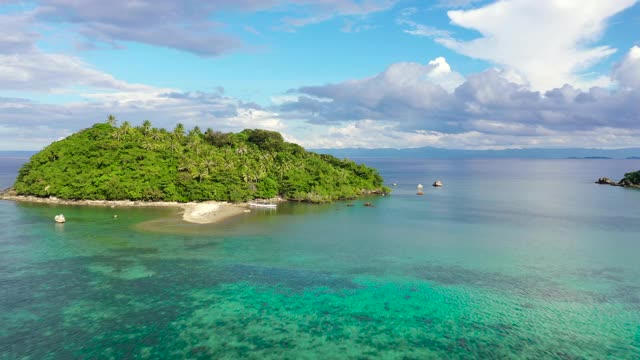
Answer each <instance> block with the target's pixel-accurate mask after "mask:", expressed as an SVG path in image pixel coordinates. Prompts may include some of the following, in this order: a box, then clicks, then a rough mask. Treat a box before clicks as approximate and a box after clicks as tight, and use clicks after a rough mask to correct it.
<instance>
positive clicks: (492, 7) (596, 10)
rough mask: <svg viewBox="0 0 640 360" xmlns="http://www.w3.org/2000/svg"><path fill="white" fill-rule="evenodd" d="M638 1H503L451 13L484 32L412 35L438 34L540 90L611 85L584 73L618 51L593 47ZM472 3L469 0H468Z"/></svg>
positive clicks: (443, 40) (452, 45)
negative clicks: (471, 36)
mask: <svg viewBox="0 0 640 360" xmlns="http://www.w3.org/2000/svg"><path fill="white" fill-rule="evenodd" d="M635 2H636V0H611V1H600V0H562V1H560V0H540V1H528V0H504V1H497V2H494V3H491V4H489V5H486V6H482V7H479V8H476V9H469V10H453V11H449V12H448V16H449V18H450V19H451V23H452V24H453V25H457V26H460V27H463V28H466V29H470V30H474V31H477V32H479V33H480V35H481V36H480V37H478V38H476V39H473V40H468V41H465V40H456V39H454V38H452V37H451V36H450V34H449V33H446V34H444V35H439V34H438V33H437V32H436V31H435V30H434V29H427V30H428V31H427V32H426V33H425V32H421V31H419V30H420V29H419V28H417V27H416V26H415V25H414V29H413V30H409V31H408V32H409V33H413V34H417V35H428V36H431V37H434V38H435V39H436V41H437V42H439V43H440V44H442V45H444V46H446V47H448V48H450V49H452V50H454V51H456V52H459V53H461V54H463V55H467V56H469V57H472V58H476V59H483V60H486V61H489V62H492V63H494V64H498V65H500V66H502V67H505V68H508V69H511V70H513V71H516V72H518V73H519V74H521V75H522V76H523V77H524V78H525V79H526V80H527V81H528V82H529V83H530V85H531V87H532V88H533V89H535V90H540V91H544V90H548V89H552V88H556V87H561V86H562V85H564V84H567V83H568V84H572V85H574V86H581V87H583V88H588V87H590V86H593V85H595V84H598V85H606V82H605V80H606V78H598V79H590V78H589V77H588V76H583V73H584V71H586V70H587V69H588V68H589V67H590V66H592V65H594V64H596V63H598V62H600V61H601V60H603V59H604V58H606V57H607V56H609V55H611V54H613V53H614V52H615V51H616V49H614V48H611V47H609V46H589V44H593V43H594V42H595V41H597V40H598V39H599V38H600V36H601V35H602V33H603V31H604V29H605V26H606V22H607V20H608V19H609V18H611V17H612V16H613V15H615V14H617V13H619V12H621V11H623V10H625V9H627V8H629V7H631V6H632V5H633V4H634V3H635ZM466 3H468V2H466Z"/></svg>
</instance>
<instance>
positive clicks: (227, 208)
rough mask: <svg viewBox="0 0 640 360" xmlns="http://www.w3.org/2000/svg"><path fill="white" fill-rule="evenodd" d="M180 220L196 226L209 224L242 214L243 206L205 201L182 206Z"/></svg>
mask: <svg viewBox="0 0 640 360" xmlns="http://www.w3.org/2000/svg"><path fill="white" fill-rule="evenodd" d="M183 208H184V213H183V214H182V220H184V221H188V222H192V223H196V224H211V223H215V222H218V221H221V220H224V219H227V218H230V217H232V216H236V215H240V214H243V213H244V209H245V208H244V206H240V205H234V204H229V203H226V202H215V201H207V202H203V203H187V204H184V206H183Z"/></svg>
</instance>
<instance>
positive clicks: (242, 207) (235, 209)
mask: <svg viewBox="0 0 640 360" xmlns="http://www.w3.org/2000/svg"><path fill="white" fill-rule="evenodd" d="M0 200H10V201H18V202H29V203H40V204H53V205H55V204H58V205H77V206H102V207H112V208H118V207H173V208H180V209H183V210H184V211H183V212H182V220H184V221H186V222H190V223H195V224H212V223H216V222H218V221H222V220H225V219H228V218H230V217H233V216H237V215H241V214H243V213H245V212H246V210H248V204H247V203H239V204H232V203H228V202H219V201H206V202H200V203H196V202H189V203H178V202H166V201H129V200H113V201H112V200H63V199H58V198H56V197H48V198H41V197H36V196H21V195H15V194H11V193H3V194H0Z"/></svg>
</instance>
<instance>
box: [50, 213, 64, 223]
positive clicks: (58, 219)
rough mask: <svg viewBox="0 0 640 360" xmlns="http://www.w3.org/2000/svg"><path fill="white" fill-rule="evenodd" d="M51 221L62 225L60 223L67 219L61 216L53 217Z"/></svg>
mask: <svg viewBox="0 0 640 360" xmlns="http://www.w3.org/2000/svg"><path fill="white" fill-rule="evenodd" d="M53 220H55V222H57V223H59V224H62V223H64V222H66V221H67V219H65V218H64V215H62V214H59V215H56V216H54V218H53Z"/></svg>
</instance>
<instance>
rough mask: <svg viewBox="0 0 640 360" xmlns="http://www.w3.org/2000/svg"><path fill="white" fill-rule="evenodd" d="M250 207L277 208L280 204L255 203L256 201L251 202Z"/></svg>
mask: <svg viewBox="0 0 640 360" xmlns="http://www.w3.org/2000/svg"><path fill="white" fill-rule="evenodd" d="M249 206H250V207H257V208H267V209H275V208H277V207H278V204H265V203H255V202H251V203H249Z"/></svg>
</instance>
